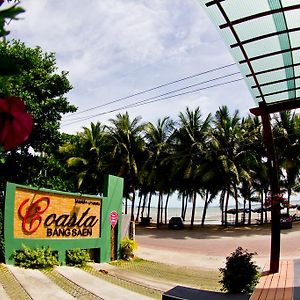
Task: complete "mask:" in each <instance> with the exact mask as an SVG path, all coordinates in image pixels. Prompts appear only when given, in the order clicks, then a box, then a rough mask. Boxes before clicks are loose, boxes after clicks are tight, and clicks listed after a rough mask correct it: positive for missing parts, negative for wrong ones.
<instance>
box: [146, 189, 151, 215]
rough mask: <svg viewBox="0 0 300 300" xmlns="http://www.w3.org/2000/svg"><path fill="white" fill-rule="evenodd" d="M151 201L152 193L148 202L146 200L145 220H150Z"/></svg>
mask: <svg viewBox="0 0 300 300" xmlns="http://www.w3.org/2000/svg"><path fill="white" fill-rule="evenodd" d="M151 200H152V193H151V192H150V196H149V200H148V211H147V218H150V209H151Z"/></svg>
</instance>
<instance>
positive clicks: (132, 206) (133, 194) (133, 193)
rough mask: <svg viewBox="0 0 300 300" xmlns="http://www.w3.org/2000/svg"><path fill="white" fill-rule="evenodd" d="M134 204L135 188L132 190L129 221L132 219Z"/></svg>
mask: <svg viewBox="0 0 300 300" xmlns="http://www.w3.org/2000/svg"><path fill="white" fill-rule="evenodd" d="M134 204H135V189H133V192H132V203H131V217H130V219H131V221H134Z"/></svg>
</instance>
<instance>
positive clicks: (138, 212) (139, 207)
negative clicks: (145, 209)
mask: <svg viewBox="0 0 300 300" xmlns="http://www.w3.org/2000/svg"><path fill="white" fill-rule="evenodd" d="M142 198H143V195H142V194H141V195H140V201H139V205H138V210H137V213H136V218H135V221H136V222H138V221H139V216H140V210H141V204H142Z"/></svg>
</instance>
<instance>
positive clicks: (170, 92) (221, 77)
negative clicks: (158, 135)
mask: <svg viewBox="0 0 300 300" xmlns="http://www.w3.org/2000/svg"><path fill="white" fill-rule="evenodd" d="M237 74H240V72H234V73H230V74H226V75H223V76H219V77H215V78H213V79H209V80H205V81H201V82H198V83H195V84H191V85H188V86H185V87H183V88H180V89H177V90H172V91H169V92H166V93H163V94H160V95H157V96H153V97H149V98H146V99H144V100H141V101H145V102H146V101H149V100H153V99H156V98H160V97H163V96H166V95H170V94H172V93H176V92H179V91H182V90H186V89H189V88H192V87H195V86H198V85H202V84H205V83H209V82H212V81H216V80H219V79H224V78H227V77H231V76H234V75H237ZM139 102H140V101H138V102H134V103H132V104H135V103H139ZM128 105H130V104H128ZM87 117H89V116H87ZM84 119H86V116H85V117H79V118H74V119H69V120H68V121H76V120H84Z"/></svg>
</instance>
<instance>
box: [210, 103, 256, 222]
mask: <svg viewBox="0 0 300 300" xmlns="http://www.w3.org/2000/svg"><path fill="white" fill-rule="evenodd" d="M248 143H249V138H248V137H247V134H246V131H245V130H242V127H241V120H240V117H239V113H238V111H235V112H234V114H233V116H230V113H229V110H228V108H227V107H226V106H223V107H221V108H219V110H218V111H217V112H216V114H215V119H214V128H213V130H212V147H213V148H212V153H213V154H214V155H215V164H216V165H217V166H218V169H219V177H220V179H221V180H222V181H223V190H224V191H226V194H227V195H226V200H225V204H224V206H225V207H222V208H221V209H222V214H223V209H224V210H225V211H224V214H225V218H224V222H225V224H226V223H227V209H228V200H229V196H230V195H232V196H233V198H234V200H235V212H236V215H235V224H238V211H239V209H238V186H239V184H240V183H241V180H244V181H247V182H249V183H250V182H251V175H250V173H249V163H250V161H255V157H254V155H253V154H252V153H251V151H250V150H249V149H247V147H246V145H247V144H248ZM221 195H222V196H224V193H221ZM222 203H224V202H223V201H222Z"/></svg>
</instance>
